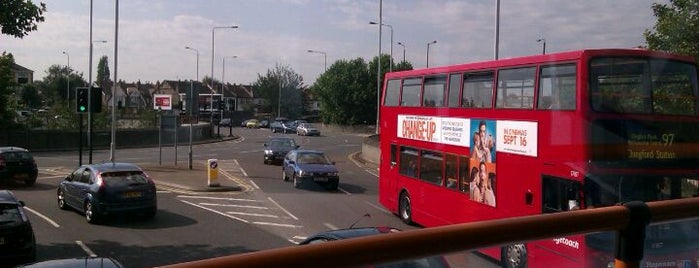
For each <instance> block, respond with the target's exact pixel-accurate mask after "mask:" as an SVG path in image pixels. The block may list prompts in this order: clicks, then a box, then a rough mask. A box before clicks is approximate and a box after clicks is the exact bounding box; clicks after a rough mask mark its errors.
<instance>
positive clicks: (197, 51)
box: [184, 46, 199, 82]
mask: <svg viewBox="0 0 699 268" xmlns="http://www.w3.org/2000/svg"><path fill="white" fill-rule="evenodd" d="M184 49H188V50H191V51H194V52H196V53H197V82H198V81H199V50H198V49H196V48H193V47H188V46H187V47H184Z"/></svg>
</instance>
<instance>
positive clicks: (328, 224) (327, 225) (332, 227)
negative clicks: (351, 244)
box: [323, 222, 340, 230]
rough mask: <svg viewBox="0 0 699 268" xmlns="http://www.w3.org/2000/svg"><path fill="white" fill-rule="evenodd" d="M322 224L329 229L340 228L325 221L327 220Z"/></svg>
mask: <svg viewBox="0 0 699 268" xmlns="http://www.w3.org/2000/svg"><path fill="white" fill-rule="evenodd" d="M323 225H325V227H328V229H330V230H337V229H340V228H337V226H335V225H332V224H330V223H327V222H324V223H323Z"/></svg>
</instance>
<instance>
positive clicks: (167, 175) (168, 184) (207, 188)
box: [139, 138, 377, 193]
mask: <svg viewBox="0 0 699 268" xmlns="http://www.w3.org/2000/svg"><path fill="white" fill-rule="evenodd" d="M225 139H231V138H224V140H225ZM216 141H221V140H216ZM349 158H350V159H351V160H352V161H353V162H354V163H355V164H357V165H359V166H363V167H364V168H366V169H369V170H373V171H376V170H377V165H376V164H375V163H372V162H370V161H367V160H366V159H364V158H363V157H362V153H361V152H356V153H353V154H351V155H350V156H349ZM139 166H140V167H141V168H142V169H143V170H144V171H145V172H146V173H148V175H149V176H150V177H151V179H153V180H154V181H155V184H156V185H157V186H158V187H159V188H163V189H170V190H180V191H187V192H202V193H205V192H232V191H242V190H243V189H245V187H243V186H242V185H240V183H238V182H240V181H242V180H241V179H240V178H235V177H233V176H232V175H230V174H228V173H227V172H221V171H220V170H218V172H216V173H217V175H218V176H217V178H216V179H215V180H211V181H209V174H208V173H209V172H208V169H207V163H206V162H203V161H193V162H192V169H189V163H188V162H186V161H185V162H183V163H181V164H178V165H175V164H174V163H163V164H158V163H147V164H139Z"/></svg>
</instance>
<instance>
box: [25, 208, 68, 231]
mask: <svg viewBox="0 0 699 268" xmlns="http://www.w3.org/2000/svg"><path fill="white" fill-rule="evenodd" d="M24 209H26V210H28V211H29V212H31V213H34V215H37V216H39V217H40V218H42V219H44V220H45V221H47V222H48V223H49V224H51V225H53V227H56V228H59V227H61V226H60V225H58V223H56V222H55V221H53V220H51V219H50V218H49V217H47V216H45V215H44V214H41V213H39V212H38V211H36V210H33V209H31V208H29V207H26V206H25V207H24Z"/></svg>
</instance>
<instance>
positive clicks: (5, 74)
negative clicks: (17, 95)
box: [0, 52, 15, 127]
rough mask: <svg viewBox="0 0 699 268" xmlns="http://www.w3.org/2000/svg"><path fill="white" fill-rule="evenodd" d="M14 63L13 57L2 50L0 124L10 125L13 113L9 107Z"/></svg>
mask: <svg viewBox="0 0 699 268" xmlns="http://www.w3.org/2000/svg"><path fill="white" fill-rule="evenodd" d="M13 64H15V59H14V57H13V56H12V54H8V53H5V52H3V53H2V55H0V126H8V127H11V125H12V122H13V119H14V114H13V109H12V108H11V107H10V106H11V104H12V103H11V102H10V94H12V88H13V86H14V82H13V81H12V65H13Z"/></svg>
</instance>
